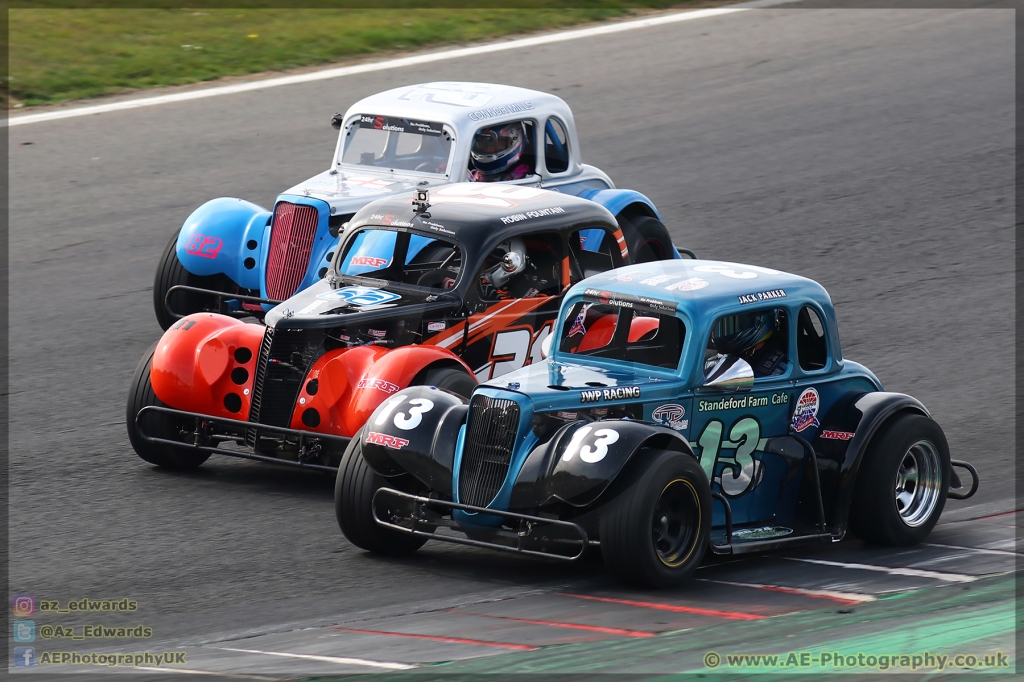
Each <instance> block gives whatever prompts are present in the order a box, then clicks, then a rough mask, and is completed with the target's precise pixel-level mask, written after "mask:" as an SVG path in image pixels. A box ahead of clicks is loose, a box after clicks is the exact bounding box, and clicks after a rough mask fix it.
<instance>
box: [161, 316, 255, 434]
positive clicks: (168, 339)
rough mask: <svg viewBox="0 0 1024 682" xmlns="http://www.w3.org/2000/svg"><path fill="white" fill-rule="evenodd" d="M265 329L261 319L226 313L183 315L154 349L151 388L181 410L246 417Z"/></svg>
mask: <svg viewBox="0 0 1024 682" xmlns="http://www.w3.org/2000/svg"><path fill="white" fill-rule="evenodd" d="M263 332H264V327H263V326H262V325H255V324H245V323H244V322H242V321H240V320H236V319H234V318H232V317H227V316H225V315H215V314H213V313H195V314H193V315H189V316H187V317H183V318H182V319H181V320H179V321H178V322H176V323H175V324H174V325H173V326H172V327H171V328H170V329H168V330H167V331H166V332H164V335H163V336H162V337H160V342H159V343H158V344H157V347H156V351H154V353H153V363H152V365H151V366H150V370H149V375H150V383H151V384H152V385H153V392H154V393H155V394H156V397H157V398H159V399H160V400H161V401H163V402H164V403H165V404H166V405H167V406H169V407H173V408H175V409H178V410H185V411H188V412H200V413H202V414H208V415H210V416H214V417H227V418H228V419H245V418H246V417H247V416H248V414H249V407H250V398H251V396H252V384H253V380H254V377H255V374H256V361H257V358H258V357H259V350H260V343H261V342H262V341H263ZM242 360H244V361H245V362H242ZM235 408H236V409H235Z"/></svg>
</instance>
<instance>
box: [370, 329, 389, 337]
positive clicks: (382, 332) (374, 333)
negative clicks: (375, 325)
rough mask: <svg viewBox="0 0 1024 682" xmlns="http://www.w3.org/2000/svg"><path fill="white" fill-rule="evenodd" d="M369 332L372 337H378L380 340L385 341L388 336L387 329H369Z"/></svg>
mask: <svg viewBox="0 0 1024 682" xmlns="http://www.w3.org/2000/svg"><path fill="white" fill-rule="evenodd" d="M367 331H368V332H370V336H376V337H377V338H378V339H383V338H384V337H385V336H387V335H388V332H387V330H385V329H368V330H367Z"/></svg>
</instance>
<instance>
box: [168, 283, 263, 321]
mask: <svg viewBox="0 0 1024 682" xmlns="http://www.w3.org/2000/svg"><path fill="white" fill-rule="evenodd" d="M176 291H189V292H192V293H194V294H203V295H204V296H213V297H215V298H217V299H218V300H220V301H224V300H238V301H245V302H247V303H261V304H264V305H280V304H281V303H283V301H275V300H274V299H272V298H260V297H259V296H245V295H243V294H230V293H228V292H226V291H215V290H213V289H202V288H200V287H190V286H186V285H184V284H177V285H175V286H173V287H171V288H170V289H168V290H167V293H166V294H164V308H166V309H167V312H168V313H170V315H171V317H173V318H174V319H176V320H180V319H181V318H183V317H185V316H184V315H181V314H179V313H176V312H174V310H173V309H172V308H171V294H173V293H174V292H176ZM220 312H221V314H222V315H232V314H234V315H238V316H240V317H248V316H253V317H260V316H261V314H260V311H258V310H245V311H238V312H235V313H229V312H225V311H220Z"/></svg>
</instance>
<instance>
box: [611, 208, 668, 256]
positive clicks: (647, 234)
mask: <svg viewBox="0 0 1024 682" xmlns="http://www.w3.org/2000/svg"><path fill="white" fill-rule="evenodd" d="M620 226H621V228H622V234H623V237H625V239H626V247H627V248H628V249H629V257H630V259H631V262H633V263H650V262H652V261H657V260H668V259H670V258H672V257H673V254H674V247H673V246H672V238H671V237H669V236H668V230H666V229H665V225H664V224H662V222H661V221H660V220H658V219H657V218H652V217H650V216H638V217H636V218H632V219H629V220H622V221H621V222H620Z"/></svg>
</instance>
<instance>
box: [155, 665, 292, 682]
mask: <svg viewBox="0 0 1024 682" xmlns="http://www.w3.org/2000/svg"><path fill="white" fill-rule="evenodd" d="M135 670H145V671H147V672H154V673H182V674H184V675H211V676H213V677H227V678H230V679H233V680H261V681H262V680H267V682H274V681H275V680H280V679H281V678H280V677H268V676H266V675H247V674H245V673H229V672H223V673H218V672H214V671H212V670H195V669H193V668H157V667H154V666H147V665H140V666H139V667H137V668H135Z"/></svg>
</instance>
